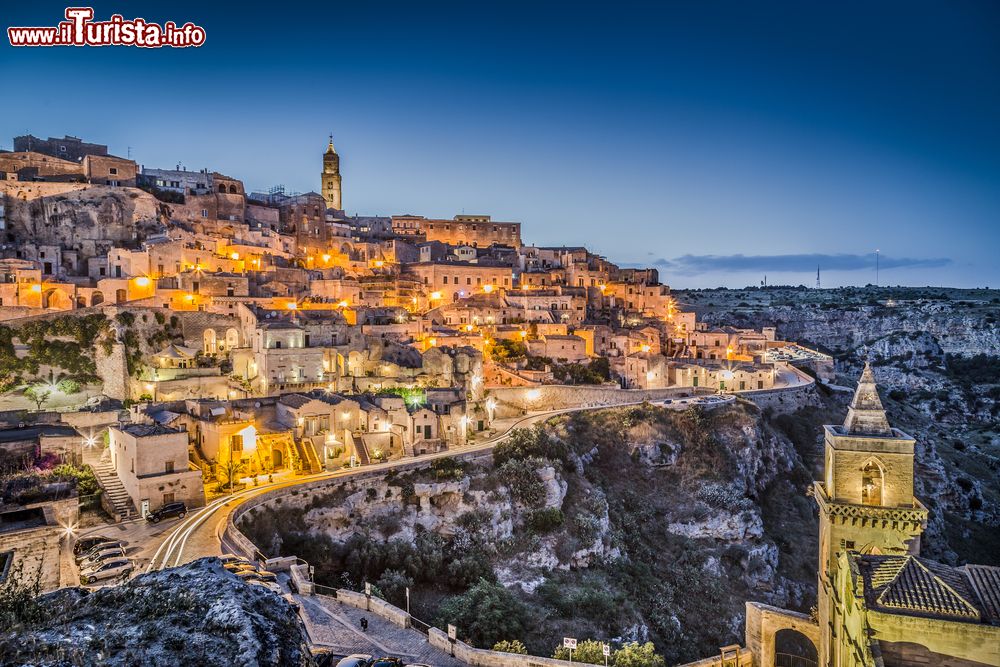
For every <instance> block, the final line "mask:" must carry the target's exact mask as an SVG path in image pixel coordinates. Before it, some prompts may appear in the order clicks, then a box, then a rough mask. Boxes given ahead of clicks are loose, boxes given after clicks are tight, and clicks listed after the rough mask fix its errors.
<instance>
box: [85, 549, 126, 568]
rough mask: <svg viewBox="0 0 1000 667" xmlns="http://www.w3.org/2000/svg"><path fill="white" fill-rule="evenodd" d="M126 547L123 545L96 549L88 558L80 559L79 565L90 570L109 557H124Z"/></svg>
mask: <svg viewBox="0 0 1000 667" xmlns="http://www.w3.org/2000/svg"><path fill="white" fill-rule="evenodd" d="M124 557H125V549H123V548H122V547H112V548H110V549H102V550H100V551H95V552H94V553H92V554H90V555H89V556H87V557H86V558H84V559H82V560H80V562H79V563H77V565H79V566H80V569H81V570H89V569H91V568H93V567H94V566H95V565H97V564H98V563H103V562H105V561H107V560H108V559H109V558H124Z"/></svg>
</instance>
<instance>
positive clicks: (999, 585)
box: [959, 565, 1000, 625]
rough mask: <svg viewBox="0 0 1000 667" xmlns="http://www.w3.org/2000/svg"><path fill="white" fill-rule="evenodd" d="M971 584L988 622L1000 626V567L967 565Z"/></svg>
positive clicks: (965, 569)
mask: <svg viewBox="0 0 1000 667" xmlns="http://www.w3.org/2000/svg"><path fill="white" fill-rule="evenodd" d="M959 569H961V570H964V571H965V575H966V576H967V577H968V578H969V582H970V583H971V584H972V587H973V588H974V589H975V591H976V593H977V594H978V595H979V603H980V606H981V608H982V610H983V612H984V615H985V616H986V620H987V621H989V622H990V623H992V624H993V625H1000V567H992V566H990V565H965V566H964V567H961V568H959Z"/></svg>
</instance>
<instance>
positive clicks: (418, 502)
mask: <svg viewBox="0 0 1000 667" xmlns="http://www.w3.org/2000/svg"><path fill="white" fill-rule="evenodd" d="M809 479H810V475H809V474H808V472H807V471H806V470H805V467H804V466H803V463H802V461H801V458H800V457H799V454H798V452H797V451H796V449H795V446H794V445H793V443H792V442H791V441H790V440H789V439H788V438H787V437H785V436H784V435H783V434H782V433H781V432H779V431H776V430H774V429H772V428H771V427H770V426H768V424H767V423H766V421H765V419H764V416H763V414H762V413H761V411H760V410H758V409H757V408H756V407H755V406H753V405H752V404H749V403H743V402H739V403H737V404H735V405H733V406H730V407H725V408H720V409H717V410H713V411H706V412H701V411H700V410H688V411H685V412H678V411H672V410H666V409H661V408H655V407H651V406H645V407H641V408H619V409H609V410H604V411H599V412H594V413H579V414H576V415H573V416H567V417H561V418H557V419H553V420H551V421H549V422H548V423H547V424H546V425H545V428H544V429H538V430H532V431H525V432H520V433H518V434H517V435H516V436H515V437H514V438H512V439H511V440H510V441H508V442H507V443H504V445H502V446H501V447H498V448H497V450H495V451H494V457H493V461H492V462H491V463H489V464H479V465H469V464H461V463H459V462H457V461H453V460H450V459H445V460H444V461H443V462H439V463H437V464H435V467H434V468H431V469H429V470H425V471H420V472H414V473H406V474H400V475H394V476H390V477H389V478H388V479H387V480H369V481H365V482H362V483H355V484H348V485H346V486H345V487H343V488H342V489H340V490H338V491H337V492H334V493H329V492H325V493H324V494H322V495H311V496H310V495H306V494H299V495H297V496H294V497H286V498H284V499H282V500H281V502H275V503H272V504H271V505H270V506H266V507H259V508H256V509H255V510H252V511H251V512H250V513H248V515H247V516H246V517H245V518H244V521H243V524H242V528H243V530H244V531H245V532H246V533H247V534H248V536H250V537H251V538H252V539H254V540H255V542H256V543H257V544H258V545H259V546H263V547H264V548H265V550H268V551H270V552H271V554H272V555H276V554H278V553H283V554H285V553H287V554H291V553H294V554H295V555H298V556H300V557H303V558H305V559H306V560H308V561H309V562H310V563H311V564H313V565H315V566H316V573H317V574H316V576H317V579H318V580H320V581H324V580H325V581H324V583H327V584H329V585H347V586H354V587H358V586H360V584H361V582H362V581H369V582H373V583H375V585H376V588H377V589H379V590H380V591H381V592H382V594H383V595H386V596H387V597H388V598H389V599H390V601H396V602H397V603H401V602H402V600H401V599H397V597H398V596H400V595H402V590H403V587H404V586H409V587H410V588H411V590H412V592H413V595H412V601H413V608H414V611H415V613H416V615H417V616H418V617H423V618H427V619H434V620H438V621H441V622H458V624H459V625H461V626H462V627H468V621H467V619H455V618H451V617H448V613H449V610H451V609H454V608H456V607H460V606H461V605H455V604H453V603H452V601H454V600H455V599H460V598H461V597H462V596H463V595H464V594H465V591H466V590H467V589H468V588H469V587H470V586H472V585H473V584H475V583H476V582H477V581H481V580H482V579H486V580H488V581H492V582H496V583H497V584H499V585H500V586H502V587H503V588H504V589H506V591H508V592H509V593H512V594H514V595H515V596H516V598H518V599H520V600H521V601H522V604H523V605H524V606H523V607H518V609H521V611H519V612H510V613H509V614H507V615H508V616H510V615H521V616H523V618H522V619H521V620H522V621H523V627H524V628H525V630H524V631H523V633H521V636H517V637H507V638H510V639H522V640H524V641H526V642H527V644H528V646H529V648H531V649H532V650H534V651H536V652H541V653H542V654H548V653H549V652H551V650H552V646H554V644H555V643H556V642H557V641H558V640H559V638H560V637H562V636H563V635H564V634H567V633H569V634H571V635H573V636H580V637H589V636H596V637H620V638H622V639H627V640H639V641H647V640H652V641H654V642H655V643H656V645H657V648H658V649H659V650H661V651H663V652H664V654H665V655H666V656H667V659H668V662H677V661H681V660H684V659H691V658H694V657H697V656H699V655H704V654H705V653H706V652H708V653H710V652H712V651H714V650H716V649H717V648H718V646H719V645H720V642H721V643H726V642H728V641H739V638H740V634H741V632H742V614H743V602H744V600H745V599H747V598H751V599H756V600H761V601H766V602H769V603H773V604H780V605H786V606H792V607H796V608H799V609H803V610H807V609H808V607H809V605H810V604H812V601H813V596H814V588H815V570H814V566H815V546H814V541H815V519H814V516H813V509H812V507H811V504H810V501H809V500H808V498H806V496H805V488H806V484H807V482H808V480H809ZM800 535H801V536H803V537H802V541H801V542H799V541H798V536H800ZM276 536H277V537H276ZM803 563H808V564H809V565H811V566H812V567H806V566H804V565H803ZM477 613H481V614H487V613H488V612H486V611H484V610H481V612H477Z"/></svg>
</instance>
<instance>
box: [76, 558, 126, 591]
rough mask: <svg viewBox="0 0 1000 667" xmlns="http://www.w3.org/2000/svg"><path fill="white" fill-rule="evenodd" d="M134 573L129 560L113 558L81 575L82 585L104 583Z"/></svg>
mask: <svg viewBox="0 0 1000 667" xmlns="http://www.w3.org/2000/svg"><path fill="white" fill-rule="evenodd" d="M131 571H132V563H131V562H130V561H129V559H127V558H112V559H111V560H107V561H104V562H102V563H98V564H97V565H96V567H94V568H93V569H88V570H84V571H83V572H81V573H80V583H81V584H84V585H86V584H92V583H94V582H95V581H104V580H107V579H115V578H117V577H124V576H125V575H127V574H129V573H130V572H131Z"/></svg>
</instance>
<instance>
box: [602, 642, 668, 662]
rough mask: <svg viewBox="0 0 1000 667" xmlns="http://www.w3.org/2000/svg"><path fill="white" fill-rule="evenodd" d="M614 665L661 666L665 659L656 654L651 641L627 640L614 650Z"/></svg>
mask: <svg viewBox="0 0 1000 667" xmlns="http://www.w3.org/2000/svg"><path fill="white" fill-rule="evenodd" d="M614 661H615V662H614V665H615V667H663V666H664V665H665V664H666V661H665V660H664V659H663V656H662V655H657V654H656V647H655V646H653V642H646V643H645V644H640V643H639V642H629V643H628V644H625V645H624V646H622V647H621V648H620V649H618V650H617V651H615V652H614Z"/></svg>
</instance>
